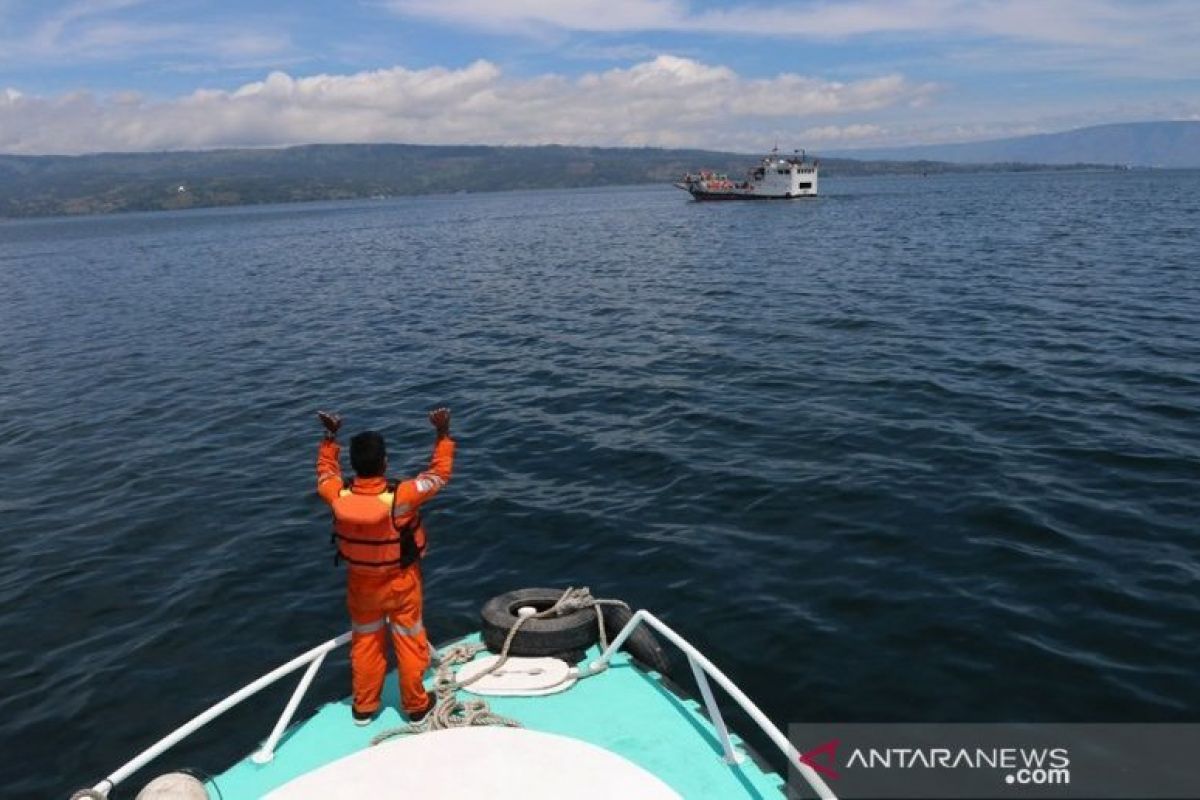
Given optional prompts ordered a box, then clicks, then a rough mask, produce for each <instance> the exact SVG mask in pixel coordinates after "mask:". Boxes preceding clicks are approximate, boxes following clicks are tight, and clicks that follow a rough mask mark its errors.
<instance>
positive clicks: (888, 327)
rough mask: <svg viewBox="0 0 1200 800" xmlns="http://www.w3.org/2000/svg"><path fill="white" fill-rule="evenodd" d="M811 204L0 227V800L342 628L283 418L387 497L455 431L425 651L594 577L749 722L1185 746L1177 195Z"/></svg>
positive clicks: (422, 205)
mask: <svg viewBox="0 0 1200 800" xmlns="http://www.w3.org/2000/svg"><path fill="white" fill-rule="evenodd" d="M822 188H823V190H824V196H823V197H821V198H819V199H817V200H814V201H803V202H791V203H782V202H781V203H763V204H697V203H692V202H690V201H688V200H687V198H686V196H685V195H683V194H682V193H680V192H678V191H675V190H671V189H668V188H663V187H640V188H629V189H607V190H594V191H565V192H526V193H504V194H493V195H470V196H453V197H448V196H446V197H422V198H411V199H396V200H389V201H380V202H362V203H344V204H322V205H300V206H284V207H279V206H276V207H263V208H248V209H231V210H230V209H226V210H210V211H197V212H186V213H168V214H150V215H130V216H118V217H106V218H88V219H62V220H32V221H17V222H14V221H8V222H0V340H2V341H3V345H4V346H3V348H2V349H0V385H2V386H3V393H2V395H0V463H3V464H4V480H3V487H2V488H0V529H2V530H3V537H2V538H0V641H3V643H4V647H3V650H2V652H0V742H2V743H3V746H2V748H0V752H2V753H3V757H2V758H0V786H3V787H5V788H4V790H3V793H4V794H5V796H12V797H54V796H59V797H65V796H66V795H67V794H69V792H70V791H71V790H72V789H74V788H77V787H79V786H81V785H84V784H90V783H91V782H93V781H95V780H96V779H98V778H100V777H102V776H103V775H104V774H106V773H107V772H108V771H109V770H111V769H112V768H114V767H116V766H118V765H119V764H120V763H122V762H123V761H124V760H125V759H126V758H128V757H130V756H132V755H133V754H134V753H135V752H136V751H137V750H138V749H140V748H141V747H142V746H145V745H148V744H149V743H151V742H152V741H153V740H154V739H156V738H157V737H158V736H159V735H162V734H165V733H167V732H168V731H169V730H171V729H172V728H173V727H174V726H176V725H177V724H179V723H181V722H182V721H184V720H185V719H186V718H187V717H189V716H190V715H191V714H193V713H195V712H196V711H199V710H200V709H202V708H203V707H205V706H206V705H208V704H209V703H211V702H214V701H216V700H218V699H220V698H221V697H223V696H224V695H225V694H227V693H229V692H230V691H232V690H233V689H234V688H236V687H237V686H239V685H241V684H242V683H245V682H247V681H249V680H251V679H253V678H254V677H257V676H258V675H260V674H261V673H263V672H266V671H267V670H268V669H270V668H273V667H274V666H276V665H277V664H279V663H282V662H283V661H285V660H286V659H288V658H290V657H291V656H293V655H295V654H297V653H299V652H300V651H301V650H303V649H306V648H307V647H309V646H311V645H313V644H316V643H318V642H320V641H323V640H325V639H327V638H329V637H331V636H334V635H336V634H338V633H340V632H341V631H343V630H344V629H345V628H346V627H347V619H346V616H345V612H344V607H343V581H344V577H343V575H342V573H341V571H340V570H338V569H335V568H334V567H333V565H332V563H331V550H330V545H329V535H328V531H329V522H328V514H327V511H326V510H325V509H324V508H323V506H322V505H321V503H320V502H319V501H318V500H317V498H316V497H315V495H314V492H313V463H312V462H313V457H314V453H315V446H316V442H317V438H318V435H319V428H318V425H317V422H316V420H315V418H314V417H313V411H314V409H316V408H334V409H337V410H339V411H341V412H343V413H344V414H345V416H346V418H347V426H348V428H349V429H350V430H352V431H353V430H355V429H362V428H367V427H371V428H378V429H380V430H382V431H383V432H384V433H385V434H386V435H387V436H388V441H389V445H390V450H391V461H392V464H393V467H394V468H396V469H397V470H398V471H406V470H408V471H411V470H413V469H416V468H417V467H418V466H419V465H421V464H422V463H423V462H424V460H425V459H426V458H427V457H428V452H429V449H430V446H431V444H432V434H431V431H430V429H429V428H428V425H427V423H426V422H425V421H424V412H425V411H426V410H427V409H428V408H430V407H432V406H434V405H437V404H448V405H450V406H451V407H452V408H453V410H454V431H455V434H456V438H457V439H458V440H459V447H460V449H459V461H458V464H457V471H456V474H455V477H454V480H453V481H452V483H451V484H450V486H449V488H448V489H447V490H446V491H445V493H444V494H443V495H442V496H441V497H440V498H439V499H438V500H437V501H436V503H435V505H434V507H433V508H431V510H430V512H429V513H428V515H427V520H428V524H429V527H430V531H431V536H432V551H431V554H430V557H429V559H428V561H427V611H426V624H427V626H428V628H429V630H430V631H431V634H432V636H433V638H434V639H435V640H446V639H449V638H451V637H454V636H457V635H460V634H463V633H465V632H467V631H469V630H472V629H474V628H475V626H476V624H477V622H476V619H477V611H478V608H479V606H480V605H481V604H482V603H483V601H484V600H485V599H487V598H488V597H490V596H491V595H493V594H497V593H499V592H502V591H506V590H508V589H512V588H518V587H524V586H539V585H547V586H565V585H568V584H570V585H588V586H591V587H592V588H593V590H594V591H595V592H596V593H597V594H603V595H608V596H616V597H621V598H624V599H626V600H628V601H629V602H631V603H632V604H633V605H635V606H645V607H648V608H651V609H653V610H655V611H656V612H658V613H660V614H661V616H662V617H663V618H664V619H666V620H667V621H668V622H669V623H671V624H672V625H674V626H676V627H677V628H678V630H680V631H681V632H682V633H683V634H684V635H685V636H687V637H689V638H690V639H691V640H692V641H694V642H695V643H696V644H698V645H699V646H700V647H701V648H702V649H703V650H704V651H705V652H706V653H707V654H708V655H709V656H710V657H711V658H712V659H713V661H715V662H716V663H717V664H718V665H720V666H721V667H723V668H724V669H725V670H726V671H727V672H728V673H729V674H730V675H731V676H732V677H733V678H734V679H735V680H736V681H738V682H739V683H740V684H741V685H742V686H743V687H744V688H745V689H746V691H747V692H748V693H749V694H750V695H751V697H753V698H755V699H756V700H758V701H760V702H761V705H762V706H763V708H764V710H765V711H766V712H767V713H768V714H769V715H770V716H771V717H772V718H773V719H775V720H776V721H777V722H778V723H780V724H781V725H782V724H786V723H787V722H789V721H800V720H826V721H909V720H911V721H989V720H995V721H1000V720H1013V721H1018V720H1024V721H1185V720H1195V719H1196V716H1197V708H1198V707H1200V685H1198V683H1197V680H1196V674H1197V665H1198V663H1200V662H1198V661H1197V653H1198V652H1200V592H1198V591H1197V589H1198V586H1200V535H1198V533H1197V519H1198V517H1200V233H1198V231H1200V173H1196V172H1155V173H1150V172H1124V173H1094V174H1084V173H1074V174H1068V173H1057V174H1025V175H1016V174H998V175H977V176H938V177H929V178H881V179H843V180H837V179H829V180H827V181H825V182H824V183H823V186H822ZM290 689H291V686H290V682H289V684H288V685H287V686H284V687H280V688H279V689H278V690H277V691H275V692H274V693H272V694H270V695H269V696H267V697H265V698H263V699H261V700H260V701H258V702H255V703H251V704H249V705H247V706H245V707H243V708H242V709H240V710H238V711H236V712H234V713H233V714H231V715H230V716H229V717H227V718H225V719H224V720H223V721H222V722H220V723H218V724H216V725H214V726H213V727H211V728H210V729H207V730H206V731H205V732H204V733H203V734H202V735H200V736H199V737H197V738H196V739H194V740H192V741H191V742H190V744H189V745H188V746H186V747H184V748H181V749H180V750H178V751H176V752H174V753H173V754H171V755H169V756H168V757H166V758H164V759H163V760H162V762H160V765H159V766H160V768H168V767H176V766H198V767H201V768H203V769H206V770H208V771H210V772H212V771H217V770H219V769H221V768H223V767H224V766H226V765H227V763H229V762H230V761H231V760H232V759H234V758H235V757H237V756H240V755H242V754H244V753H246V752H248V751H249V750H250V748H251V747H252V745H253V742H255V741H257V740H258V739H259V738H261V737H262V736H265V734H266V733H267V731H268V729H269V727H270V725H271V724H272V722H273V721H274V719H275V716H276V715H277V714H278V712H279V710H280V708H281V707H282V704H283V702H284V699H285V697H286V694H287V692H289V691H290ZM347 692H348V665H347V662H346V658H345V655H344V654H339V655H338V656H337V658H334V659H331V662H330V664H329V665H327V667H326V669H325V670H323V672H322V676H321V678H320V679H319V680H318V682H317V684H316V687H315V689H314V691H313V692H312V693H311V694H310V701H311V702H310V704H309V705H310V706H311V705H312V703H315V702H317V701H325V700H330V699H334V698H338V697H341V696H343V695H345V694H346V693H347ZM140 783H141V781H138V782H136V785H140Z"/></svg>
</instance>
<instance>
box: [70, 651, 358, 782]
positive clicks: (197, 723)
mask: <svg viewBox="0 0 1200 800" xmlns="http://www.w3.org/2000/svg"><path fill="white" fill-rule="evenodd" d="M348 641H350V632H349V631H347V632H346V633H343V634H342V635H341V636H338V637H337V638H335V639H330V640H329V641H327V642H325V643H324V644H319V645H317V646H316V647H314V648H313V649H311V650H309V651H308V652H307V653H302V654H301V655H298V656H296V657H295V658H293V659H292V660H291V661H289V662H287V663H286V664H284V665H283V666H281V667H278V668H276V669H273V670H271V671H270V672H268V673H267V674H266V675H263V676H262V677H261V678H259V679H258V680H256V681H252V682H250V683H248V684H246V685H245V686H243V687H242V688H241V689H238V690H237V691H236V692H234V693H233V694H231V695H229V697H226V698H225V699H224V700H222V701H221V702H219V703H217V704H216V705H214V706H211V707H210V708H209V709H208V710H207V711H204V712H202V713H200V714H197V715H196V716H194V717H192V718H191V719H190V720H188V721H187V722H186V723H184V724H183V725H181V726H180V727H179V728H176V729H175V730H174V731H173V732H172V733H170V734H168V735H166V736H164V737H163V738H162V739H159V740H158V741H157V742H155V743H154V744H152V745H151V746H150V747H148V748H146V749H145V750H143V751H142V752H140V753H138V754H137V755H136V756H134V757H133V758H132V759H131V760H130V761H129V762H128V763H126V764H125V765H124V766H122V767H120V768H119V769H117V770H116V771H115V772H113V773H112V774H111V775H109V776H108V777H107V778H105V779H104V780H102V781H100V782H99V783H97V784H96V785H95V786H93V787H92V791H93V792H97V793H98V794H100V795H102V796H104V797H108V793H109V792H111V791H112V790H113V789H114V788H115V787H116V785H117V784H118V783H120V782H121V781H123V780H125V779H126V778H128V777H129V776H130V775H132V774H133V773H135V772H137V771H138V770H139V769H141V768H142V767H144V766H146V765H147V764H149V763H150V762H151V761H153V760H154V759H156V758H158V757H159V756H160V755H162V754H163V753H165V752H166V751H167V750H170V749H171V748H172V747H174V746H175V745H177V744H179V742H181V741H183V740H184V739H186V738H187V737H189V736H191V735H192V734H193V733H195V732H196V731H198V730H200V729H201V728H203V727H204V726H205V725H207V724H208V723H210V722H212V721H213V720H214V719H216V718H217V717H219V716H221V715H222V714H224V713H225V712H226V711H228V710H229V709H231V708H233V707H234V706H236V705H237V704H238V703H240V702H242V701H243V700H245V699H246V698H248V697H252V696H253V695H256V694H258V693H259V692H261V691H262V690H263V689H265V688H267V687H268V686H270V685H271V684H273V683H275V682H276V681H278V680H279V679H280V678H284V677H287V676H288V675H290V674H292V673H293V672H295V671H296V670H298V669H300V668H301V667H303V666H304V665H306V664H307V665H308V670H307V671H306V672H305V673H304V676H303V677H302V678H301V679H300V683H299V684H298V685H297V686H296V690H295V691H294V692H292V696H291V698H290V699H289V700H288V703H287V706H285V707H284V709H283V714H281V715H280V717H279V720H278V721H277V722H276V723H275V727H274V728H273V729H272V730H271V735H270V736H268V737H267V741H266V742H264V743H263V746H262V747H261V748H260V749H259V750H258V752H256V753H255V754H254V755H253V756H252V758H253V759H254V761H255V762H257V763H259V764H265V763H267V762H268V761H270V760H271V759H272V758H274V756H275V746H276V745H277V744H279V737H281V736H282V735H283V732H284V731H285V730H286V729H287V726H288V723H289V722H291V721H292V715H294V714H295V713H296V709H297V708H298V707H299V705H300V700H301V699H302V698H303V697H304V693H305V692H307V691H308V687H309V685H310V684H311V683H312V680H313V677H314V676H315V675H316V674H317V670H318V669H320V668H321V664H322V663H323V662H324V661H325V656H326V655H328V654H329V651H331V650H336V649H337V648H339V647H341V646H342V645H344V644H345V643H346V642H348Z"/></svg>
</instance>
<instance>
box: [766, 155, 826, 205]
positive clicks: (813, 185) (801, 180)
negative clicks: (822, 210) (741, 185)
mask: <svg viewBox="0 0 1200 800" xmlns="http://www.w3.org/2000/svg"><path fill="white" fill-rule="evenodd" d="M817 182H818V176H817V164H816V162H814V161H811V160H806V159H805V158H804V156H798V157H795V158H780V157H779V156H767V157H766V158H764V159H763V160H762V163H761V164H759V165H758V166H757V167H755V168H754V169H753V170H751V171H750V183H751V184H752V185H753V186H754V188H755V189H756V190H757V191H759V192H760V193H761V194H763V195H767V196H770V197H803V196H805V195H815V194H816V193H817Z"/></svg>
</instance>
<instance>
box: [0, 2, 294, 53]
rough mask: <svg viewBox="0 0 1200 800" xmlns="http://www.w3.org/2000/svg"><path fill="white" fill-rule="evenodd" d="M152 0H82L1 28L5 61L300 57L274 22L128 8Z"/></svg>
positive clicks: (287, 37)
mask: <svg viewBox="0 0 1200 800" xmlns="http://www.w3.org/2000/svg"><path fill="white" fill-rule="evenodd" d="M148 6H150V4H149V3H148V1H147V0H78V1H77V2H74V3H70V4H68V5H66V6H65V7H63V8H61V9H59V10H58V11H55V12H53V13H51V14H49V15H48V16H45V17H44V18H42V19H40V21H39V22H38V23H37V24H35V25H33V26H32V27H31V28H30V29H28V30H24V31H18V30H16V29H15V27H11V26H10V27H9V28H8V29H7V30H5V29H2V28H0V36H2V38H0V64H6V63H7V64H21V65H26V66H27V65H30V64H37V65H46V66H50V67H63V66H66V65H70V64H79V63H88V62H121V61H131V60H137V59H144V58H147V57H163V58H169V59H171V60H172V61H173V62H178V61H179V60H180V59H189V60H190V63H220V64H223V65H224V66H231V65H234V64H233V63H232V62H239V61H240V62H245V61H255V60H262V59H267V58H271V59H272V63H280V62H281V61H283V60H285V59H287V57H288V56H289V55H291V56H292V58H291V59H287V60H293V59H294V54H295V47H294V45H293V43H292V40H291V37H290V36H289V35H288V34H287V33H282V32H279V31H278V30H277V29H275V28H274V26H270V27H268V26H267V25H265V24H261V23H260V24H254V23H248V22H246V21H244V20H234V19H231V18H226V19H224V20H222V21H220V22H177V21H161V20H160V21H155V20H154V19H147V18H142V17H136V16H131V15H130V14H129V13H126V12H133V11H142V10H146V7H148ZM150 10H153V9H150ZM160 16H161V15H160Z"/></svg>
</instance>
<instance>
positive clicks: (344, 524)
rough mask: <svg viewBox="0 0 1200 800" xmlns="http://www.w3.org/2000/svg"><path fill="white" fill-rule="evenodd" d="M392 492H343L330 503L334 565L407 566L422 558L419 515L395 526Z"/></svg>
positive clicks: (389, 489) (422, 535) (391, 488)
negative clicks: (342, 562)
mask: <svg viewBox="0 0 1200 800" xmlns="http://www.w3.org/2000/svg"><path fill="white" fill-rule="evenodd" d="M394 491H395V490H394V488H393V487H388V491H386V492H382V493H379V494H358V493H356V492H354V491H352V490H345V489H343V490H342V494H341V495H340V496H339V497H337V498H336V499H335V500H334V501H333V541H334V543H335V544H336V545H337V553H336V554H335V555H334V557H333V563H334V564H335V565H336V564H337V563H338V562H339V561H345V562H346V563H347V564H350V565H352V566H355V567H375V568H382V569H386V568H389V567H390V568H395V567H407V566H409V565H411V564H415V563H416V562H417V561H418V560H420V558H421V556H422V555H424V551H425V541H424V539H425V536H424V530H422V528H421V515H420V514H419V513H413V514H412V516H411V517H410V519H409V520H408V522H406V523H405V524H404V525H403V526H401V527H397V526H396V524H395V523H394V522H393V516H392V513H393V508H392V506H393V503H394V502H395V494H394Z"/></svg>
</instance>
